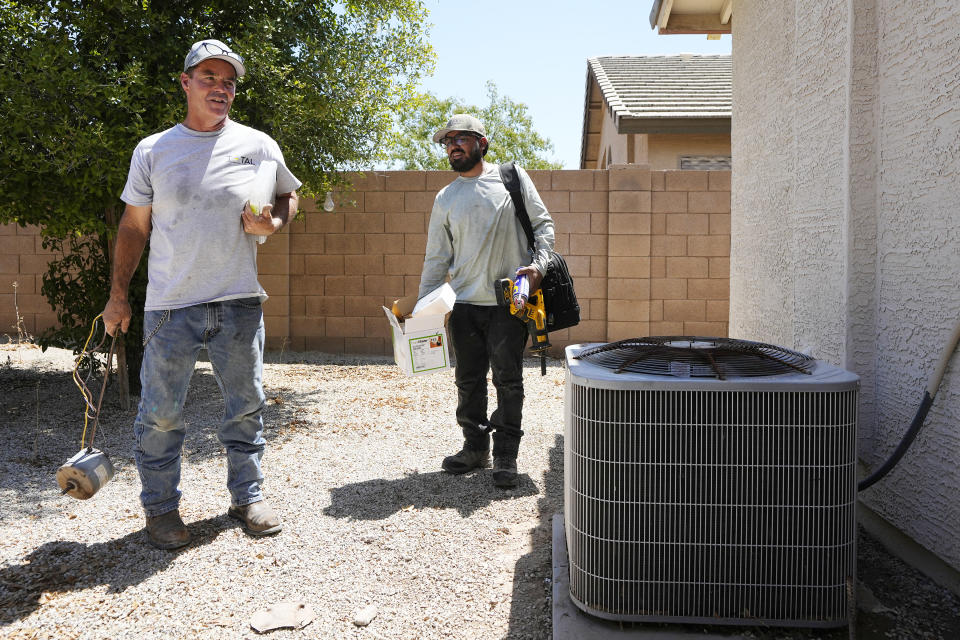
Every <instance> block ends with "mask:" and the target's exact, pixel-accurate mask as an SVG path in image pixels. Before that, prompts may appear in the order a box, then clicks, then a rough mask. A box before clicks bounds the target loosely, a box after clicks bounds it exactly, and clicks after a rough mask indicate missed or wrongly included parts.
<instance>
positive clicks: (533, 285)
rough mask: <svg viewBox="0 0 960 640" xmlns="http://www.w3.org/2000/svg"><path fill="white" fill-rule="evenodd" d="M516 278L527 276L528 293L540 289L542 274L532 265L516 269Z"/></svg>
mask: <svg viewBox="0 0 960 640" xmlns="http://www.w3.org/2000/svg"><path fill="white" fill-rule="evenodd" d="M517 275H518V276H527V280H528V281H529V282H530V293H531V294H533V292H534V291H536V290H537V289H539V288H540V282H541V281H542V280H543V274H542V273H540V270H539V269H537V268H536V267H535V266H533V265H532V264H531V265H530V266H527V267H520V268H519V269H517Z"/></svg>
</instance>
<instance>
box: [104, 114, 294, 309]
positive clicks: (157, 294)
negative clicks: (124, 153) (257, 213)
mask: <svg viewBox="0 0 960 640" xmlns="http://www.w3.org/2000/svg"><path fill="white" fill-rule="evenodd" d="M263 160H275V161H276V162H277V164H279V165H283V164H284V162H283V153H281V151H280V147H279V146H278V145H277V143H276V142H275V141H274V140H273V139H272V138H271V137H270V136H268V135H267V134H265V133H263V132H261V131H257V130H256V129H252V128H250V127H247V126H244V125H242V124H239V123H237V122H234V121H232V120H227V122H226V124H225V125H224V126H223V128H221V129H219V130H217V131H194V130H192V129H189V128H187V127H185V126H184V125H182V124H178V125H176V126H174V127H171V128H170V129H167V130H166V131H161V132H160V133H156V134H154V135H152V136H149V137H147V138H144V139H143V140H141V141H140V144H138V145H137V148H136V149H135V150H134V152H133V158H132V159H131V160H130V173H129V174H128V175H127V184H126V186H125V187H124V189H123V193H122V194H121V196H120V198H121V199H122V200H123V201H124V202H126V203H127V204H130V205H133V206H139V207H143V206H147V205H150V206H151V207H152V212H151V218H150V221H151V224H152V230H151V232H150V257H149V260H148V263H147V275H148V278H149V282H148V284H147V300H146V304H145V306H144V308H145V310H147V311H155V310H161V309H179V308H182V307H188V306H191V305H195V304H202V303H206V302H215V301H218V300H232V299H235V298H250V297H255V296H258V297H260V300H261V301H263V300H266V298H267V294H266V292H265V291H264V290H263V287H261V286H260V283H259V282H258V281H257V240H256V236H253V235H250V234H248V233H245V232H244V231H243V224H242V221H241V218H240V214H241V213H242V212H243V205H244V203H245V202H246V201H247V199H248V198H249V196H250V189H251V186H252V182H253V179H254V176H255V175H256V172H257V167H258V166H259V164H260V162H261V161H263ZM300 184H301V182H300V181H299V180H297V178H295V177H294V176H293V175H292V174H290V173H289V172H288V171H286V170H281V171H278V175H277V189H276V193H278V194H280V193H289V192H291V191H295V190H296V189H297V188H298V187H299V186H300Z"/></svg>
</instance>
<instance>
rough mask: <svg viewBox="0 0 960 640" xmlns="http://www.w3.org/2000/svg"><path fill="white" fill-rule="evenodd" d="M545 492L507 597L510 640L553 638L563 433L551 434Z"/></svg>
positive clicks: (561, 509) (508, 635)
mask: <svg viewBox="0 0 960 640" xmlns="http://www.w3.org/2000/svg"><path fill="white" fill-rule="evenodd" d="M543 484H544V493H543V495H542V496H541V497H540V499H539V500H538V501H537V511H538V513H537V517H538V519H539V522H538V524H537V526H536V528H535V529H533V530H532V531H531V532H530V535H531V537H532V540H531V547H532V548H533V550H532V551H530V552H529V553H527V554H525V555H523V556H521V557H520V559H519V560H517V564H516V567H515V568H514V572H513V592H512V594H511V597H510V626H509V630H508V631H507V636H506V637H507V638H508V639H509V640H514V639H516V640H520V639H521V638H523V639H529V640H540V639H544V640H546V639H548V638H551V637H552V628H553V609H552V607H551V601H550V594H551V592H552V590H553V585H552V579H553V562H552V560H553V558H552V553H553V514H554V513H557V512H559V511H563V436H562V435H561V434H557V435H556V436H554V441H553V447H551V448H550V466H549V467H548V468H547V471H546V473H544V474H543Z"/></svg>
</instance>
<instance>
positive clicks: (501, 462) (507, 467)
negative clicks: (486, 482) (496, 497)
mask: <svg viewBox="0 0 960 640" xmlns="http://www.w3.org/2000/svg"><path fill="white" fill-rule="evenodd" d="M493 484H494V485H495V486H497V487H500V488H501V489H515V488H516V487H517V459H516V458H508V457H507V456H501V457H499V458H494V459H493Z"/></svg>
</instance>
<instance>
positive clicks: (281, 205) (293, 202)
mask: <svg viewBox="0 0 960 640" xmlns="http://www.w3.org/2000/svg"><path fill="white" fill-rule="evenodd" d="M299 206H300V198H299V197H298V196H297V193H296V192H295V191H294V192H292V193H285V194H283V195H279V196H277V199H276V205H275V206H274V207H273V217H274V218H276V219H277V220H279V221H280V227H281V228H283V227H285V226H286V225H287V224H289V223H290V221H291V220H293V218H294V217H295V216H296V215H297V207H299Z"/></svg>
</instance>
